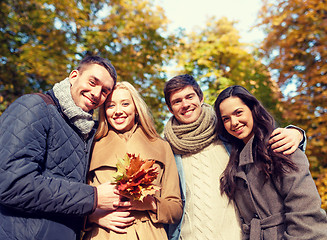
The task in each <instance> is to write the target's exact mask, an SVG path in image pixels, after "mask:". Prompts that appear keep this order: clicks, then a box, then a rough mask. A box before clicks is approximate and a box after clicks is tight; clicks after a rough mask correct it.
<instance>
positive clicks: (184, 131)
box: [164, 103, 217, 155]
mask: <svg viewBox="0 0 327 240" xmlns="http://www.w3.org/2000/svg"><path fill="white" fill-rule="evenodd" d="M216 123H217V118H216V114H215V112H214V110H213V109H212V107H211V106H210V105H208V104H205V103H204V104H203V105H202V112H201V114H200V116H199V118H198V119H197V120H196V121H195V122H193V123H189V124H180V123H179V122H178V121H177V120H176V118H175V117H174V116H173V117H171V118H170V119H169V120H168V123H167V125H166V127H165V130H164V134H165V138H166V139H167V141H168V142H169V143H170V145H171V147H172V150H173V152H174V153H175V154H182V155H183V154H188V153H192V154H193V153H197V152H199V151H201V150H202V149H203V148H205V147H207V146H209V145H210V144H211V143H212V142H213V141H214V140H215V138H216V135H215V126H216Z"/></svg>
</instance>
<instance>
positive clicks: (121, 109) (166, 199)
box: [84, 82, 182, 240]
mask: <svg viewBox="0 0 327 240" xmlns="http://www.w3.org/2000/svg"><path fill="white" fill-rule="evenodd" d="M126 153H130V154H135V155H136V156H137V155H139V156H140V157H141V158H142V159H154V160H155V164H154V166H155V167H157V171H158V172H159V174H158V176H157V179H156V180H155V182H154V184H155V185H157V186H159V187H160V188H161V189H160V191H159V192H157V194H155V196H148V197H146V198H145V200H144V201H143V202H138V201H131V203H132V205H131V207H129V208H117V210H116V211H112V212H109V211H107V212H105V211H102V210H99V209H97V210H96V211H95V212H94V213H93V214H92V215H91V216H90V217H89V219H88V224H89V225H90V224H91V227H90V228H89V229H88V230H89V231H86V233H85V235H84V239H93V240H97V239H99V240H100V239H101V240H102V239H106V240H116V239H117V240H118V239H119V240H137V239H142V240H147V239H148V240H155V239H158V240H164V239H167V235H166V232H165V230H164V227H163V224H171V223H175V222H177V221H178V220H179V219H180V218H181V215H182V202H181V198H180V188H179V179H178V173H177V168H176V164H175V160H174V156H173V153H172V151H171V148H170V146H169V144H168V143H167V142H166V141H164V140H162V139H161V138H160V136H159V135H158V133H157V132H156V130H155V128H154V123H153V120H152V117H151V114H150V113H149V110H148V107H147V106H146V104H145V102H144V101H143V100H142V98H141V97H140V95H139V93H138V92H137V91H136V90H135V88H134V87H133V86H132V85H131V84H129V83H128V82H120V83H117V85H116V86H115V88H114V90H113V92H112V93H111V94H110V96H109V97H108V99H107V101H106V103H105V104H104V106H103V107H102V108H101V109H100V110H99V128H98V131H97V134H96V136H95V141H94V148H93V153H92V158H91V163H90V170H89V177H88V182H89V184H90V185H93V186H97V185H100V184H101V183H103V182H107V181H110V180H113V177H112V175H113V173H115V172H116V163H117V160H118V159H119V158H123V157H124V156H125V154H126Z"/></svg>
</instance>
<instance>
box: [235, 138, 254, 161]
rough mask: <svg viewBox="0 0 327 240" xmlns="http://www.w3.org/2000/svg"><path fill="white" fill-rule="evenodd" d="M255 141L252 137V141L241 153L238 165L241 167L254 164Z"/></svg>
mask: <svg viewBox="0 0 327 240" xmlns="http://www.w3.org/2000/svg"><path fill="white" fill-rule="evenodd" d="M253 139H254V136H252V138H250V140H249V141H248V142H247V144H246V145H245V146H244V148H243V149H242V151H241V152H240V157H239V163H238V166H239V167H242V166H244V165H247V164H250V163H253V162H254V161H253V155H252V145H253Z"/></svg>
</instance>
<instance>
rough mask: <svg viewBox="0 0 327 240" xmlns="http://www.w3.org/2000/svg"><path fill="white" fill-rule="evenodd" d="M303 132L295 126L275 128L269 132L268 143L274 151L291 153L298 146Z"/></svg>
mask: <svg viewBox="0 0 327 240" xmlns="http://www.w3.org/2000/svg"><path fill="white" fill-rule="evenodd" d="M302 139H303V134H302V132H301V131H300V130H298V129H296V128H276V129H275V130H274V131H273V133H272V134H271V138H270V140H269V144H271V148H272V149H273V150H274V151H275V152H282V153H283V154H285V155H288V154H292V153H293V152H295V150H296V149H297V148H298V147H299V144H300V143H301V141H302Z"/></svg>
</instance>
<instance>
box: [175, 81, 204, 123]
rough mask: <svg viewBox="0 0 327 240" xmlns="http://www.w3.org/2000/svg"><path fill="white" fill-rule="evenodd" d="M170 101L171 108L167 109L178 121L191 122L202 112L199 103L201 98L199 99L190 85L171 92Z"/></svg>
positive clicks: (201, 101)
mask: <svg viewBox="0 0 327 240" xmlns="http://www.w3.org/2000/svg"><path fill="white" fill-rule="evenodd" d="M170 103H171V109H169V110H170V112H171V113H172V114H174V116H175V118H176V119H177V121H178V122H179V123H183V124H188V123H193V122H195V121H196V120H197V119H198V118H199V116H200V114H201V112H202V108H201V104H202V103H203V99H202V100H200V98H199V96H198V95H197V94H196V92H195V91H194V89H193V87H192V86H187V87H185V88H183V89H181V90H179V91H176V92H174V93H172V94H171V96H170Z"/></svg>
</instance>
